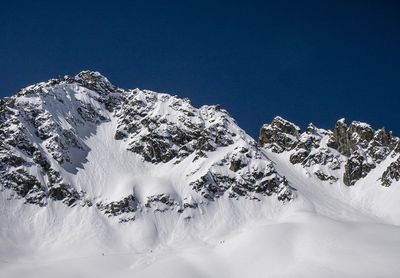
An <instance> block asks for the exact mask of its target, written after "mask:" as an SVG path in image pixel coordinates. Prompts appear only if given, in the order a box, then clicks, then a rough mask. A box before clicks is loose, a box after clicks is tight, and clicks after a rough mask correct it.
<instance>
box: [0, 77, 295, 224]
mask: <svg viewBox="0 0 400 278" xmlns="http://www.w3.org/2000/svg"><path fill="white" fill-rule="evenodd" d="M0 109H1V110H0V113H1V133H0V138H1V148H0V152H1V164H0V165H1V166H0V167H1V168H0V169H1V172H0V175H1V176H0V179H1V184H2V187H3V190H6V191H7V192H8V194H10V198H22V199H23V200H24V201H25V202H26V203H28V204H33V205H39V206H46V205H47V204H48V203H49V202H52V201H56V202H57V201H59V202H62V203H64V204H65V205H67V206H75V205H80V206H92V205H95V206H96V207H97V208H98V209H99V210H101V211H103V212H104V213H105V214H110V215H121V214H126V213H134V212H136V211H138V210H139V211H141V210H142V208H153V207H154V208H155V209H160V207H162V208H161V210H167V209H168V210H175V211H176V212H177V213H182V212H183V211H184V210H185V209H187V208H190V209H196V208H197V207H198V205H199V204H200V203H206V202H208V201H214V200H215V199H216V198H219V197H220V196H223V195H225V194H226V195H228V196H229V198H233V199H235V198H236V199H237V198H250V199H254V200H259V199H260V198H262V197H263V196H271V195H273V198H278V199H279V200H281V201H282V202H286V201H289V200H290V199H292V198H293V194H292V191H291V189H290V187H289V185H288V184H287V182H286V180H285V178H284V177H282V176H280V175H279V174H278V173H277V172H276V171H275V169H274V167H273V165H272V163H271V162H270V161H269V160H268V159H267V158H266V156H265V154H264V153H263V152H262V151H261V150H260V149H259V147H258V146H257V143H256V142H255V141H254V140H253V139H252V138H250V137H249V136H248V135H247V134H246V133H245V132H244V131H243V130H241V129H240V128H239V127H238V126H237V124H236V123H235V121H234V120H233V119H232V118H231V117H230V116H229V114H228V113H227V112H226V111H225V110H223V109H221V108H220V107H219V106H203V107H201V108H199V109H197V108H194V107H193V106H192V105H191V103H190V101H189V100H188V99H179V98H178V97H175V96H170V95H168V94H158V93H155V92H151V91H146V90H144V91H142V90H139V89H135V90H129V91H125V90H122V89H119V88H117V87H115V86H113V85H112V84H111V83H110V82H109V81H108V80H107V79H106V78H105V77H103V76H101V75H100V74H99V73H95V72H89V71H86V72H81V73H80V74H78V75H77V76H75V77H64V78H60V79H52V80H50V81H48V82H45V83H39V84H36V85H33V86H30V87H27V88H25V89H23V90H21V91H19V92H18V93H17V94H16V95H15V96H13V97H11V98H7V99H4V100H2V102H1V108H0ZM99 126H105V127H107V131H106V132H103V134H101V135H99V132H98V129H99ZM92 137H93V138H92ZM89 138H92V140H90V139H89ZM88 141H90V142H91V143H88ZM109 141H113V142H112V144H111V145H110V146H107V142H109ZM93 144H94V145H93ZM99 144H103V145H104V147H105V149H106V148H107V147H111V146H112V145H113V146H116V147H117V149H118V151H122V152H126V153H130V157H129V158H127V159H126V160H125V161H114V160H113V157H101V158H100V157H96V158H95V159H96V160H98V159H105V160H108V161H107V163H109V164H115V163H119V164H125V165H126V164H135V165H136V166H135V167H134V168H135V169H132V172H137V171H140V172H142V173H146V172H148V171H150V169H151V168H153V169H154V170H155V169H160V171H162V170H161V169H168V172H170V171H174V172H177V173H179V177H177V176H175V177H169V178H168V179H179V180H177V181H173V183H174V184H172V185H171V188H167V189H166V190H165V191H163V190H156V192H155V193H154V194H152V193H151V192H150V193H147V192H146V193H145V194H144V195H143V194H142V195H141V193H139V192H133V191H132V192H129V191H128V192H126V193H125V195H121V196H119V197H113V198H111V195H112V194H114V193H112V194H111V195H108V194H103V195H97V194H96V195H93V194H90V193H89V192H91V193H93V192H96V190H98V188H99V187H105V188H108V191H112V190H111V187H112V186H115V184H112V183H109V184H106V183H105V181H104V177H100V176H96V175H95V173H96V172H95V171H93V172H92V173H90V174H88V173H86V172H87V170H85V162H87V161H88V154H89V153H90V152H93V148H94V147H96V146H98V145H99ZM100 151H101V150H100ZM103 151H104V150H103ZM108 151H109V152H114V154H115V152H117V151H116V150H112V149H110V150H108ZM125 155H126V154H125ZM91 162H94V163H96V161H91ZM99 165H100V166H101V163H99ZM120 166H121V168H122V167H124V166H123V165H120ZM153 169H152V171H154V170H153ZM103 171H104V172H105V174H106V175H115V173H111V172H110V173H107V169H103ZM116 171H117V172H121V170H120V169H119V170H116ZM152 171H150V172H152ZM126 172H129V171H126ZM126 172H125V173H121V174H123V175H124V174H129V173H126ZM100 184H101V185H100ZM178 184H179V185H178ZM136 189H138V188H136ZM115 190H118V189H115ZM131 190H132V186H131ZM171 190H172V192H171ZM139 191H140V190H139ZM139 195H141V196H139ZM131 218H132V217H131Z"/></svg>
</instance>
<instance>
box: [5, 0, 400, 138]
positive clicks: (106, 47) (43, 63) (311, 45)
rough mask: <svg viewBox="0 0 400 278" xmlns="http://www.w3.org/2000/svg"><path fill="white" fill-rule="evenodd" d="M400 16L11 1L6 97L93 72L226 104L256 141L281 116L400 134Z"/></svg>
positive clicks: (374, 4) (384, 8)
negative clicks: (262, 129)
mask: <svg viewBox="0 0 400 278" xmlns="http://www.w3.org/2000/svg"><path fill="white" fill-rule="evenodd" d="M399 3H400V2H399ZM399 15H400V4H397V3H396V1H393V2H392V1H349V0H348V1H339V0H335V1H274V2H272V1H271V2H269V1H253V2H251V1H241V2H239V1H219V2H218V1H209V2H208V1H197V2H196V1H107V2H104V3H103V2H102V1H76V2H75V1H26V2H25V1H24V2H21V1H7V3H5V1H3V2H2V5H1V8H0V77H1V79H0V94H1V96H8V95H11V94H13V93H14V92H15V91H16V90H18V89H19V88H22V87H24V86H27V85H29V84H32V83H36V82H39V81H44V80H47V79H49V78H51V77H56V76H58V75H64V74H68V75H74V74H76V73H77V72H79V71H81V70H84V69H91V70H97V71H100V72H101V73H102V74H104V75H105V76H107V77H108V78H109V79H110V81H111V82H112V83H114V84H115V85H118V86H120V87H123V88H136V87H139V88H146V89H151V90H155V91H160V92H169V93H173V94H177V95H179V96H182V97H189V98H191V99H192V100H193V103H194V104H195V105H197V106H199V105H202V104H216V103H219V104H221V106H222V107H224V108H226V109H227V110H228V111H229V112H230V114H231V115H232V116H234V117H235V118H236V120H237V121H238V123H239V124H240V125H241V126H242V127H243V128H244V129H246V130H247V131H248V132H249V133H250V134H251V135H253V136H257V135H258V130H259V127H260V126H261V124H262V123H264V122H269V121H271V119H272V118H273V117H274V116H275V115H280V116H283V117H285V118H287V119H288V120H291V121H293V122H296V123H297V124H299V125H300V126H302V127H304V126H305V125H306V124H307V123H309V122H313V123H315V124H316V125H318V126H321V127H325V128H332V127H333V126H334V123H335V121H336V120H337V119H338V118H341V117H346V118H347V119H348V120H353V119H354V120H362V121H366V122H369V123H371V124H372V125H373V126H374V127H375V128H377V127H381V126H386V127H387V129H390V130H393V131H394V132H395V133H396V134H397V135H400V125H399V123H400V109H399V108H400V82H399V81H400V16H399Z"/></svg>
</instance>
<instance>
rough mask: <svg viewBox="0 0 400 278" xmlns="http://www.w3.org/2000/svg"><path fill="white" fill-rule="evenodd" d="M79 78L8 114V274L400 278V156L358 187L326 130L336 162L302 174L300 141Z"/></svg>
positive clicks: (209, 110) (26, 97)
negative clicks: (260, 141) (396, 173)
mask: <svg viewBox="0 0 400 278" xmlns="http://www.w3.org/2000/svg"><path fill="white" fill-rule="evenodd" d="M87 75H89V76H87ZM78 77H79V78H78ZM78 77H75V78H72V79H71V78H67V79H65V80H56V81H52V82H48V83H43V84H39V85H36V86H33V87H32V88H27V89H26V91H23V93H22V94H21V95H20V96H18V97H16V98H15V103H16V104H14V103H12V102H11V101H10V104H8V105H9V106H8V107H6V109H5V110H7V111H8V112H6V113H11V112H12V113H11V114H10V115H11V116H9V115H7V114H6V113H5V114H6V116H7V117H8V116H9V118H7V120H8V121H6V122H5V123H6V124H7V125H6V127H5V128H4V130H6V128H7V132H8V133H0V135H1V136H3V135H4V134H5V135H4V136H6V137H5V138H6V139H5V140H4V142H7V143H8V142H9V141H10V143H9V145H7V146H6V147H4V145H1V144H0V162H1V163H0V166H1V167H0V170H1V171H0V174H1V175H0V178H1V180H0V181H1V182H2V183H4V184H1V188H0V189H1V190H0V211H1V213H0V277H96V278H97V277H99V278H101V277H159V276H162V277H174V278H175V277H400V264H399V262H400V227H399V225H400V186H399V185H400V182H399V181H397V180H395V178H393V182H392V185H391V186H387V187H384V186H382V185H380V184H379V182H378V180H379V177H381V176H382V173H383V172H384V171H385V170H386V169H387V168H388V166H389V165H391V163H393V162H394V161H396V159H398V157H399V154H398V153H397V152H395V151H393V152H392V149H390V148H386V149H385V146H384V147H382V146H379V148H380V149H379V152H376V153H379V154H380V153H383V154H384V155H383V157H384V158H380V159H379V160H376V161H379V162H376V163H375V161H372V162H368V163H375V164H374V168H372V167H370V168H371V169H370V168H368V167H366V166H365V165H366V164H365V163H364V162H365V161H364V160H362V161H361V162H363V163H364V164H361V166H362V167H361V166H360V167H361V168H357V167H355V168H356V169H362V170H363V171H362V173H361V174H362V175H361V178H360V177H357V180H356V183H355V185H353V186H347V185H345V184H344V183H343V181H342V179H341V178H340V177H341V176H342V175H343V172H344V171H345V166H344V163H345V162H346V161H347V159H348V158H347V157H346V156H344V155H342V154H341V153H338V152H337V151H336V150H335V149H333V148H330V147H327V146H328V144H327V142H326V141H328V140H327V139H328V137H330V136H331V133H329V132H327V131H321V130H319V131H318V132H317V133H316V134H317V135H318V134H323V136H322V139H321V140H320V141H318V142H319V143H318V144H317V145H318V147H315V149H312V150H311V155H310V156H308V157H311V156H312V155H313V154H317V155H319V154H323V156H321V157H327V158H326V159H325V160H326V161H324V162H323V163H320V162H318V163H314V162H315V161H318V160H313V161H314V162H313V163H310V164H305V163H303V164H301V163H297V164H293V163H291V161H290V160H291V157H292V154H293V153H294V152H298V151H299V150H300V151H302V149H301V148H299V149H297V148H293V149H290V150H289V151H286V152H275V151H274V148H278V147H280V146H279V144H280V143H282V142H283V145H284V147H285V144H286V143H287V142H290V143H291V142H292V140H293V141H295V140H298V139H297V138H295V136H293V135H291V134H284V136H283V137H282V134H279V136H277V138H278V139H280V138H286V137H287V138H289V139H290V140H286V139H287V138H286V139H285V140H282V142H280V141H279V140H277V143H276V142H272V143H273V144H272V146H273V147H272V148H268V147H265V148H259V147H257V144H256V142H255V141H254V140H253V139H252V138H250V137H249V136H248V135H247V134H246V133H245V132H244V131H243V130H241V129H240V128H239V127H238V126H237V125H236V123H235V122H234V120H233V119H232V118H230V117H229V115H228V114H227V113H226V111H223V110H220V109H219V108H217V107H202V108H200V109H195V108H193V107H192V106H191V105H190V104H189V102H188V101H182V100H180V99H178V98H176V97H171V96H169V95H166V94H157V93H154V92H150V91H141V90H133V91H126V92H125V91H121V90H120V89H116V88H114V87H112V86H111V85H110V84H109V82H108V80H106V79H105V78H104V77H102V76H100V75H99V74H98V73H90V72H89V73H88V72H84V73H83V74H80V75H78ZM82 80H83V81H82ZM110 96H112V97H110ZM105 99H106V100H105ZM114 102H115V103H114ZM106 106H112V108H113V110H110V111H109V110H107V109H106ZM21 107H22V108H21ZM65 107H67V108H68V109H65ZM0 108H1V109H3V107H0ZM79 109H80V110H79ZM10 111H11V112H10ZM15 111H16V112H15ZM29 113H31V114H32V115H34V116H33V118H34V119H33V120H32V118H29V117H30V116H31V115H30V114H29ZM0 114H1V113H0ZM21 115H22V116H21ZM38 115H39V116H38ZM0 116H3V114H1V115H0ZM36 119H39V120H37V122H34V124H31V122H32V121H35V120H36ZM3 121H4V119H3V118H2V124H3ZM19 121H20V122H19ZM278 121H284V120H283V119H278ZM132 123H134V124H135V125H134V126H130V124H132ZM125 125H127V126H125ZM267 128H270V127H267ZM363 128H364V127H363ZM35 129H36V130H35ZM116 131H117V132H116ZM289 131H290V130H289ZM274 132H275V131H274ZM171 133H172V134H173V135H174V136H175V137H174V138H172V139H173V140H172V139H171V137H168V136H169V135H170V134H171ZM35 134H36V135H35ZM60 134H63V136H64V135H65V136H64V137H63V136H60ZM182 134H183V135H182ZM199 135H202V136H203V135H204V138H203V139H204V140H203V141H201V142H199V141H200V140H199V138H198V137H199ZM306 135H307V134H306ZM306 135H304V134H303V135H302V136H301V137H304V136H305V137H307V136H308V135H307V136H306ZM317 135H313V136H315V137H318V136H319V135H318V136H317ZM24 136H25V137H24ZM149 136H150V137H149ZM179 136H181V137H179ZM285 136H286V137H285ZM14 138H19V140H20V141H19V142H17V143H15V142H13V139H14ZM21 138H22V139H21ZM24 138H26V139H24ZM116 138H118V139H116ZM149 138H150V139H149ZM23 139H24V140H25V141H24V140H23ZM175 139H176V140H175ZM217 139H218V140H217ZM306 139H307V138H306ZM157 140H158V141H157ZM174 140H175V141H174ZM207 140H208V141H207ZM396 140H397V139H396ZM27 141H29V142H31V144H32V146H30V147H29V144H28V143H27ZM204 141H205V142H206V143H207V142H208V145H207V144H206V143H204ZM148 142H150V143H151V144H152V145H151V146H153V147H154V146H156V145H157V144H155V143H154V142H156V143H158V144H159V145H157V146H161V147H160V149H155V150H154V149H152V150H151V151H148V150H149V148H143V146H146V144H147V143H148ZM171 142H172V143H171ZM182 142H183V143H182ZM200 143H201V144H200ZM275 143H276V144H275ZM278 143H279V144H278ZM141 144H142V145H141ZM163 144H165V145H163ZM277 144H278V145H277ZM296 144H297V143H296ZM27 146H28V147H27ZM165 146H166V147H165ZM32 149H33V150H34V151H31V153H33V155H30V154H31V153H30V152H29V151H30V150H32ZM357 152H362V150H361V149H358V150H357ZM389 152H391V153H390V155H389ZM39 154H40V155H39ZM362 155H363V156H365V157H367V159H366V160H368V161H369V160H371V159H370V157H368V156H367V155H366V154H364V153H362ZM16 157H17V158H18V157H20V159H17V158H16ZM377 157H378V158H379V157H380V156H377ZM21 159H23V160H21ZM146 159H147V160H146ZM10 161H11V162H10ZM21 161H23V162H21ZM336 161H340V163H341V164H340V163H339V166H340V167H336V166H337V165H336V164H335V167H332V165H333V162H336ZM325 162H326V163H325ZM304 165H306V166H304ZM307 165H308V166H307ZM356 166H357V165H356ZM366 169H367V170H368V171H367V170H366ZM22 170H24V171H25V172H24V171H22ZM317 171H322V172H323V173H325V175H326V177H328V178H331V177H332V179H328V180H321V179H320V178H318V177H317V176H316V175H315V173H317ZM355 172H356V171H355ZM10 173H11V174H15V175H14V176H13V175H10ZM17 174H21V176H18V175H17ZM52 175H53V176H52ZM203 177H206V178H203ZM283 177H284V178H283ZM24 178H26V179H28V181H32V180H33V181H35V179H37V180H38V181H39V182H40V185H41V186H39V185H38V184H39V182H37V183H35V182H33V184H34V185H35V186H33V187H29V186H30V185H31V183H24V182H23V181H24ZM353 180H354V179H350V181H353ZM199 181H200V182H199ZM249 181H253V182H254V184H252V183H250V184H249ZM270 182H272V183H270ZM264 183H267V184H270V185H271V184H272V187H267V188H265V187H263V186H262V185H263V184H264ZM26 184H27V185H28V189H29V191H28V190H25V187H23V186H22V185H24V186H25V185H26ZM20 186H22V188H21V187H20ZM60 188H61V189H60ZM52 190H53V191H52ZM63 190H64V191H63ZM21 192H22V193H21ZM52 192H53V193H54V194H53V193H52ZM129 196H131V197H129ZM127 197H129V198H128V199H126V198H127ZM121 200H122V201H121ZM124 200H128V202H125V201H124ZM89 203H90V205H89Z"/></svg>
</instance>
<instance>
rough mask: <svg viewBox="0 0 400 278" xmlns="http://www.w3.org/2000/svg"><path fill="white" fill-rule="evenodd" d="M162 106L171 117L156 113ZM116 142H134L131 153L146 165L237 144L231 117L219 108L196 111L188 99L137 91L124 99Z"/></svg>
mask: <svg viewBox="0 0 400 278" xmlns="http://www.w3.org/2000/svg"><path fill="white" fill-rule="evenodd" d="M160 106H162V107H163V109H166V110H167V111H169V112H167V113H164V114H163V115H160V114H157V113H154V111H155V110H157V109H159V107H160ZM116 115H117V117H118V119H119V121H118V129H117V130H116V134H115V139H117V140H121V139H127V140H129V141H130V143H129V144H130V148H129V149H130V150H131V151H133V152H135V153H138V154H141V155H142V156H143V157H144V159H145V160H146V161H149V162H153V163H160V162H168V161H170V160H172V159H174V158H178V159H183V158H185V157H187V156H188V155H190V154H191V153H193V152H195V151H197V152H204V151H214V150H216V149H217V148H218V147H223V146H228V145H231V144H233V142H234V137H235V136H237V135H236V134H235V133H234V132H233V131H231V130H230V129H229V128H228V125H229V121H230V119H229V118H230V117H229V116H228V114H227V113H226V111H225V110H221V109H220V108H219V107H218V106H203V107H202V108H200V109H199V110H198V109H195V108H194V107H192V106H191V104H190V101H189V100H188V99H179V98H177V97H173V96H170V95H167V94H157V93H154V92H151V91H140V90H134V91H131V92H129V93H128V94H125V95H123V102H122V104H121V107H120V110H119V111H118V112H117V114H116Z"/></svg>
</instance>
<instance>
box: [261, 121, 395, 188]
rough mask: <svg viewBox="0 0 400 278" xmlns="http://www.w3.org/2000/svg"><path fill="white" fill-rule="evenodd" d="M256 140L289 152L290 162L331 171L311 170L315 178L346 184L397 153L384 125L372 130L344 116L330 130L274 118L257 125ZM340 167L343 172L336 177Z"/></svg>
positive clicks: (389, 133) (268, 147)
mask: <svg viewBox="0 0 400 278" xmlns="http://www.w3.org/2000/svg"><path fill="white" fill-rule="evenodd" d="M259 144H260V145H261V146H263V147H264V148H266V149H269V150H271V151H272V152H278V153H280V152H283V151H286V152H290V158H289V161H290V163H292V164H301V165H302V166H303V167H305V168H311V167H313V166H322V167H323V168H326V170H327V172H330V173H333V174H332V175H327V174H324V172H323V171H321V170H318V171H314V175H315V176H316V177H317V178H319V179H320V180H323V181H330V182H336V181H338V180H339V179H340V178H341V180H342V181H343V183H344V184H345V185H348V186H351V185H354V184H355V183H356V182H357V181H358V180H360V179H362V178H364V177H365V176H367V175H368V173H369V172H370V171H371V170H372V169H374V168H375V167H376V166H377V165H378V164H380V163H381V162H382V161H384V160H385V159H386V158H387V157H389V155H390V154H391V153H392V156H393V155H394V154H395V153H399V151H398V150H397V149H399V150H400V148H399V140H398V138H396V137H395V136H393V134H392V133H391V132H387V131H386V130H385V129H384V128H382V129H379V130H376V131H375V130H374V129H372V128H371V126H370V125H368V124H365V123H362V122H358V121H353V122H352V123H351V124H350V125H347V124H346V122H345V120H344V119H340V120H339V121H337V123H336V125H335V128H334V130H333V131H326V130H323V129H318V128H316V127H315V126H314V125H312V124H310V125H309V126H308V127H307V129H306V130H305V131H304V132H303V133H301V131H300V130H299V129H298V128H297V127H296V126H295V125H294V124H291V123H289V122H287V121H285V120H283V119H281V118H275V119H274V120H273V121H272V123H271V124H269V125H264V126H263V127H262V128H261V131H260V139H259ZM341 169H343V175H342V176H341V177H340V170H341ZM389 172H390V171H389ZM388 175H389V174H388ZM384 180H385V179H384ZM385 184H387V182H385Z"/></svg>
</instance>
